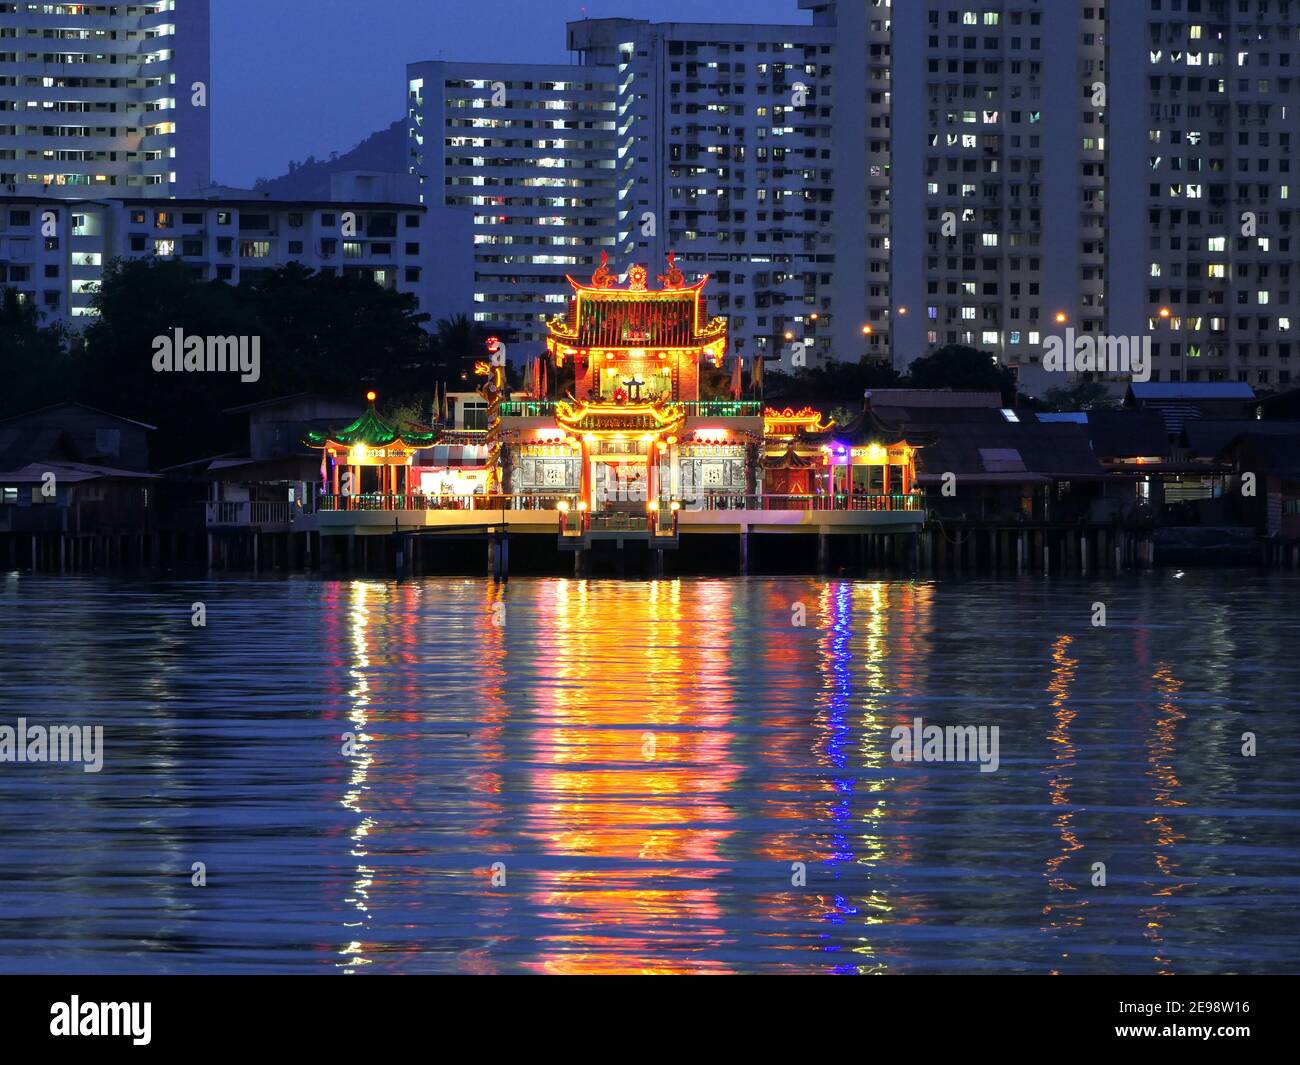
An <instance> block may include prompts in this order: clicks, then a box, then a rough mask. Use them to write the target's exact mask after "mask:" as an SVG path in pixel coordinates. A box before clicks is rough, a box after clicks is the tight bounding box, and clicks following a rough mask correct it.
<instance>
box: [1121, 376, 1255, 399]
mask: <svg viewBox="0 0 1300 1065" xmlns="http://www.w3.org/2000/svg"><path fill="white" fill-rule="evenodd" d="M1128 387H1129V391H1130V392H1131V393H1132V394H1133V398H1134V399H1140V400H1153V399H1173V400H1179V399H1181V400H1188V401H1191V402H1195V401H1196V400H1207V399H1243V400H1251V399H1254V398H1255V390H1254V389H1253V388H1251V387H1250V385H1248V384H1246V382H1244V381H1146V382H1134V383H1133V384H1131V385H1129V386H1128Z"/></svg>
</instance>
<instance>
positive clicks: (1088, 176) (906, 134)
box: [411, 0, 1300, 392]
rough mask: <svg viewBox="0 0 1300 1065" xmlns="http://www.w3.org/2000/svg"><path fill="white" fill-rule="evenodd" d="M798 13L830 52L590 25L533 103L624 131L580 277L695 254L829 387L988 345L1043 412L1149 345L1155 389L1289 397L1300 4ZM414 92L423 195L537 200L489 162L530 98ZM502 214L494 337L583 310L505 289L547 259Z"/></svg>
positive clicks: (556, 296) (541, 139) (488, 301)
mask: <svg viewBox="0 0 1300 1065" xmlns="http://www.w3.org/2000/svg"><path fill="white" fill-rule="evenodd" d="M798 6H799V7H800V8H802V9H803V10H804V11H806V12H807V13H808V14H809V16H810V19H811V23H810V24H809V25H806V26H753V25H728V24H721V25H717V24H681V23H667V24H655V23H651V22H646V21H643V20H637V19H596V20H584V21H581V22H573V23H570V24H569V26H568V44H569V48H570V49H571V50H572V51H573V52H574V53H575V54H576V56H577V58H578V60H579V62H580V64H581V66H578V67H543V68H532V69H533V70H534V76H535V80H537V81H541V80H542V79H543V78H549V79H550V80H551V81H558V80H560V79H561V78H562V79H564V81H565V83H566V84H570V85H572V84H573V83H577V84H580V85H581V84H583V82H584V78H585V79H588V80H591V79H595V80H598V81H599V83H600V84H601V85H603V86H605V87H606V89H607V93H608V95H606V96H604V97H603V102H602V106H606V107H610V108H612V121H611V122H610V123H609V124H608V126H607V127H605V128H604V130H603V132H605V133H607V134H608V136H607V137H605V138H604V139H603V140H601V142H600V143H597V141H596V139H594V138H593V139H590V140H586V141H584V142H583V144H582V149H583V150H584V152H590V153H591V154H589V155H586V156H585V157H584V158H582V159H581V160H579V159H572V160H566V165H572V166H576V167H578V168H579V169H582V170H585V171H586V173H587V174H588V175H592V176H598V177H599V178H601V179H603V178H604V176H605V175H606V174H608V176H609V185H608V187H607V188H606V191H607V192H608V194H609V195H608V197H607V198H605V199H603V200H602V201H600V202H599V203H595V202H592V203H590V204H586V205H584V206H585V207H590V212H589V213H586V214H584V215H583V216H582V218H581V219H580V220H579V219H574V220H573V221H574V223H575V224H574V225H572V226H571V225H570V223H569V222H568V221H565V220H561V222H560V225H561V228H562V230H564V229H567V231H568V232H569V234H570V235H572V234H574V233H581V234H583V237H582V238H580V239H581V241H582V243H581V244H579V245H578V246H577V250H576V254H574V255H572V256H568V258H570V259H572V260H574V262H573V264H572V265H573V266H574V267H576V268H578V269H581V268H583V265H584V264H588V263H593V262H594V252H595V251H596V250H597V249H598V248H599V247H602V246H603V247H608V248H609V250H610V251H611V253H612V255H613V258H614V260H615V263H616V265H617V266H618V267H619V268H626V266H627V265H628V264H629V263H630V262H633V261H639V262H644V263H646V264H647V266H649V267H651V268H652V269H653V268H655V267H656V266H657V264H659V263H662V261H663V256H664V255H665V254H666V253H667V252H668V251H674V252H676V254H677V260H678V264H679V265H680V266H682V268H683V269H685V270H687V271H688V273H690V274H692V275H695V274H700V273H704V272H707V273H710V274H711V275H712V276H713V278H714V281H715V284H716V288H715V289H714V292H715V297H714V300H713V307H714V308H715V309H716V310H717V311H718V312H720V313H724V314H726V315H728V317H729V318H730V322H731V337H732V345H733V350H739V351H740V352H741V353H742V354H745V355H750V356H752V355H765V356H767V357H774V356H777V355H779V354H781V353H783V352H784V351H786V350H787V347H786V346H787V345H788V344H789V343H790V342H791V341H796V342H810V347H809V349H808V352H809V356H810V359H809V361H810V362H813V361H815V360H816V359H817V358H818V357H833V358H840V359H857V358H858V357H860V356H861V355H862V354H863V353H866V354H869V355H875V356H877V357H879V358H882V359H890V360H892V361H893V363H894V364H895V365H896V366H898V367H899V368H904V367H906V366H907V365H909V364H910V363H911V362H912V360H914V359H915V358H917V357H918V356H920V355H923V354H925V353H927V352H929V351H932V350H935V349H936V348H939V347H941V346H944V345H948V344H963V345H969V346H971V347H975V348H979V349H982V350H985V351H988V352H990V353H991V354H992V355H993V356H994V357H995V358H996V359H997V360H998V361H1000V362H1002V363H1003V364H1005V365H1008V366H1011V367H1013V368H1014V369H1015V370H1016V372H1017V373H1018V375H1019V377H1020V380H1021V382H1022V386H1023V387H1024V388H1026V389H1027V390H1028V391H1031V392H1041V391H1043V390H1045V389H1047V388H1051V387H1054V386H1060V385H1063V384H1066V383H1067V380H1066V377H1065V375H1064V374H1061V373H1057V372H1055V371H1049V370H1047V369H1045V367H1044V363H1043V355H1044V351H1045V348H1046V347H1047V345H1049V344H1050V343H1052V342H1053V340H1054V338H1061V339H1067V340H1068V339H1069V338H1071V337H1074V338H1093V339H1094V340H1095V341H1097V342H1098V345H1099V346H1100V345H1102V344H1103V343H1105V344H1112V345H1113V343H1114V341H1115V340H1116V339H1117V338H1132V340H1133V342H1134V343H1135V344H1142V343H1149V344H1150V350H1151V353H1152V356H1153V358H1152V362H1151V365H1150V371H1151V376H1152V378H1153V379H1154V380H1160V381H1219V380H1232V381H1245V382H1248V383H1250V384H1251V385H1253V386H1255V387H1257V388H1263V389H1269V388H1275V387H1285V386H1288V385H1290V384H1292V382H1293V380H1294V378H1293V376H1292V374H1293V372H1294V371H1292V369H1291V359H1292V358H1293V357H1294V356H1295V354H1296V352H1297V337H1296V333H1295V323H1296V321H1297V318H1298V317H1300V285H1297V283H1296V278H1295V276H1294V273H1293V271H1294V269H1295V267H1294V266H1293V260H1294V259H1295V256H1294V250H1293V247H1292V239H1293V238H1292V233H1291V230H1292V225H1293V222H1294V221H1295V219H1296V215H1295V211H1294V209H1293V208H1292V206H1291V201H1292V195H1293V185H1294V182H1293V180H1292V177H1291V158H1292V155H1293V148H1294V146H1295V143H1296V138H1297V137H1300V128H1298V127H1297V107H1298V106H1300V93H1298V92H1297V90H1298V89H1300V0H1123V2H1119V0H1113V2H1112V3H1110V4H1109V5H1106V4H1105V3H1102V2H1094V0H1051V2H1048V0H909V2H907V3H897V4H893V3H891V2H890V0H852V2H849V0H798ZM432 66H441V65H437V64H421V65H420V67H421V68H422V67H432ZM418 70H419V68H412V73H411V80H412V90H411V91H412V93H416V92H417V91H419V92H420V93H421V95H420V96H419V100H420V101H421V103H420V107H418V108H417V107H416V106H415V104H414V103H413V105H412V106H413V111H412V126H411V132H412V136H413V139H414V141H415V143H413V146H412V151H413V152H414V153H416V156H417V158H415V159H414V160H413V168H415V169H416V172H417V173H419V174H421V175H422V176H424V177H425V180H426V186H428V185H429V184H430V183H432V185H433V186H435V187H437V188H439V189H441V190H443V195H444V196H446V197H447V199H446V202H447V203H449V204H450V203H452V202H453V200H454V199H455V198H456V197H457V196H458V195H459V191H458V189H459V188H460V187H462V186H468V187H470V188H471V189H472V188H473V187H474V186H475V185H476V184H479V185H487V186H489V187H490V186H491V185H494V184H499V183H500V182H501V181H502V179H503V178H504V177H505V176H506V175H509V174H512V173H514V172H516V170H517V163H516V162H512V160H511V158H510V156H507V155H505V154H504V153H503V152H498V153H495V157H494V153H490V152H483V151H481V150H480V149H481V148H482V146H483V145H485V144H490V143H493V142H492V141H485V140H483V138H484V137H485V135H487V134H489V133H490V132H491V131H492V130H493V128H494V127H493V125H492V124H493V123H500V122H502V121H507V120H508V115H509V111H508V108H509V106H510V105H509V103H508V100H509V97H507V110H506V111H501V110H499V109H498V110H492V109H490V108H489V107H488V106H487V104H486V103H484V102H483V101H482V97H483V96H484V95H485V94H486V92H487V86H488V85H489V83H490V80H491V79H492V77H493V75H492V74H491V73H490V68H487V67H484V66H479V65H474V64H459V65H457V67H456V70H457V72H458V73H457V75H456V76H457V77H458V78H463V79H473V80H472V81H470V84H471V85H477V86H478V88H476V89H473V90H472V91H471V90H463V89H459V87H458V91H461V92H468V93H469V96H468V98H467V99H466V100H464V101H455V102H453V98H451V97H449V98H448V101H449V102H448V103H447V105H446V106H444V105H443V103H442V101H441V100H432V99H431V97H430V96H429V94H428V91H427V90H428V84H429V83H430V81H431V80H437V78H433V79H429V78H426V79H424V80H423V81H420V78H419V75H418ZM547 71H549V72H551V73H550V74H549V75H548V74H546V73H545V72H547ZM584 72H585V73H584ZM448 76H449V75H447V74H445V73H443V74H440V75H438V78H442V79H444V81H445V79H446V78H447V77H448ZM498 77H499V80H502V81H509V80H510V79H509V78H507V77H506V75H505V74H500V75H499V76H498ZM417 82H420V84H419V87H418V89H417ZM439 84H443V82H441V81H440V82H439ZM476 94H477V96H478V97H479V102H478V103H477V104H475V103H474V97H475V95H476ZM414 99H416V98H415V97H413V100H414ZM521 100H522V101H524V102H527V97H521ZM439 108H441V110H439ZM458 120H459V124H458V125H453V123H456V122H457V121H458ZM431 123H434V124H437V125H438V126H439V128H440V129H441V130H442V133H443V136H444V146H443V149H442V151H441V152H436V151H434V150H433V147H432V143H431V140H430V139H428V130H429V126H430V124H431ZM510 130H511V133H512V138H511V139H510V140H509V141H508V142H501V143H502V144H506V143H508V146H509V150H510V152H512V153H515V155H516V156H521V157H523V158H525V159H528V160H530V161H531V160H532V158H533V157H534V156H537V155H544V154H549V152H550V151H551V149H545V148H544V146H545V144H546V143H547V139H546V137H545V134H544V133H543V132H542V131H538V130H533V129H531V128H530V127H529V126H528V125H526V124H525V123H518V122H516V123H512V124H511V126H510ZM566 147H567V148H570V149H571V148H572V146H566ZM602 153H604V154H602ZM506 163H510V164H511V165H509V166H506V167H505V169H504V170H502V169H501V168H502V166H503V164H506ZM440 167H441V169H439V168H440ZM520 173H522V172H520ZM449 175H454V177H452V176H449ZM566 176H570V175H566ZM571 177H572V178H573V179H575V180H582V176H581V175H580V174H573V175H571ZM453 180H454V181H455V182H458V183H459V185H457V184H452V182H453ZM602 187H605V186H602ZM491 195H493V194H491V193H479V192H477V191H475V192H473V193H471V197H472V199H471V200H470V203H471V205H472V206H473V207H474V208H475V209H476V216H475V224H476V227H477V229H476V240H477V241H479V242H480V243H479V244H477V245H476V256H477V258H478V260H480V261H479V262H478V263H476V281H475V284H476V292H478V293H479V295H478V296H477V297H476V298H478V299H479V302H480V304H482V307H481V311H482V314H483V316H484V320H491V321H501V322H508V321H512V322H514V323H516V324H520V325H523V324H525V323H526V322H527V320H528V319H529V317H530V311H529V306H530V303H529V301H530V300H531V301H532V303H531V307H532V308H533V311H532V313H533V314H534V315H535V313H536V312H535V307H536V305H537V301H538V300H539V299H542V300H549V301H551V302H555V303H559V302H560V301H562V300H563V299H564V298H565V297H566V296H567V292H566V290H565V288H564V287H563V286H561V285H559V284H558V283H556V282H557V280H558V278H557V277H555V276H553V275H544V273H543V271H542V270H540V269H538V268H537V267H535V266H534V265H533V263H532V262H531V260H529V261H528V270H527V271H524V270H516V271H514V272H508V271H506V272H502V273H503V276H497V275H495V274H494V273H493V272H492V271H491V270H489V269H486V268H485V267H487V266H488V265H489V263H488V262H487V260H488V259H495V258H496V257H497V255H498V253H499V252H500V250H501V249H499V248H497V247H494V246H493V244H495V243H498V242H502V241H504V242H506V243H507V245H509V243H510V242H511V241H513V240H518V239H532V237H531V234H528V233H526V232H523V233H520V234H519V235H518V237H516V236H515V235H514V234H512V233H511V232H510V229H509V227H511V226H518V225H521V224H522V220H521V219H520V218H519V217H517V216H512V215H511V213H510V212H506V211H502V212H499V213H498V214H497V216H496V217H494V216H493V215H492V214H489V213H488V212H487V211H483V210H482V208H483V207H484V206H490V203H489V202H488V201H487V200H485V199H484V198H483V197H484V196H491ZM601 227H604V235H603V236H599V237H594V238H593V239H592V240H591V241H590V242H588V241H587V240H586V237H585V234H586V233H588V232H590V233H593V234H596V233H598V232H600V231H601ZM556 236H558V237H559V239H561V240H562V239H563V235H562V234H557V235H556ZM485 245H487V247H485ZM584 245H586V246H585V247H584ZM506 256H507V257H510V253H509V252H507V253H506ZM513 258H514V259H515V260H516V261H514V262H511V263H510V264H509V265H510V266H511V267H516V266H519V265H522V264H523V262H524V260H523V259H522V257H520V256H518V255H515V256H513ZM565 265H566V267H567V266H568V265H569V264H568V263H566V264H565ZM561 272H564V271H556V274H558V273H561ZM506 299H509V302H510V303H511V304H513V305H514V306H513V307H510V306H509V305H508V304H507V303H506V302H505V300H506ZM535 326H536V323H534V327H533V328H534V335H535ZM1098 350H1100V347H1099V349H1098ZM1112 350H1113V349H1112ZM1100 376H1101V377H1102V378H1103V379H1110V380H1114V381H1118V380H1122V379H1124V375H1122V374H1114V373H1112V374H1102V375H1100Z"/></svg>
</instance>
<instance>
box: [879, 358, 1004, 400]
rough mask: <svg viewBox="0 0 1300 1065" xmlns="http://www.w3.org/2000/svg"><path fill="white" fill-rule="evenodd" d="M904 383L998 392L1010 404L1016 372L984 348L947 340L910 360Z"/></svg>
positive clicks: (908, 385) (910, 386) (914, 386)
mask: <svg viewBox="0 0 1300 1065" xmlns="http://www.w3.org/2000/svg"><path fill="white" fill-rule="evenodd" d="M903 384H904V385H905V386H906V387H908V388H947V389H952V390H954V391H973V392H999V393H1001V395H1002V402H1003V404H1005V405H1006V406H1008V407H1009V406H1012V405H1013V404H1014V403H1015V398H1016V376H1015V374H1014V373H1012V371H1011V370H1010V369H1009V368H1008V367H1006V366H1003V365H1001V364H1000V363H999V362H998V361H997V359H996V358H995V357H994V356H993V355H992V354H991V353H990V352H987V351H979V350H978V349H976V348H971V347H966V346H964V345H961V344H949V345H947V346H946V347H942V348H939V349H938V350H937V351H934V352H931V353H930V354H929V355H923V356H922V357H921V358H919V359H917V360H916V361H915V362H913V363H912V365H911V367H910V368H909V369H908V371H907V375H906V377H905V378H904V379H903Z"/></svg>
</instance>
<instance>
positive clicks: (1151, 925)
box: [1139, 663, 1187, 975]
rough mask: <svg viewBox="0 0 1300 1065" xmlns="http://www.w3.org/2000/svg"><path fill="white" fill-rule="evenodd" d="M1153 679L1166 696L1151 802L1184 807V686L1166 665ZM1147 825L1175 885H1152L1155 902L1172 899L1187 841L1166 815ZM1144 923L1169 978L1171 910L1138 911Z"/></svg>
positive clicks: (1154, 739) (1151, 752) (1152, 755)
mask: <svg viewBox="0 0 1300 1065" xmlns="http://www.w3.org/2000/svg"><path fill="white" fill-rule="evenodd" d="M1152 679H1153V680H1154V681H1155V682H1156V686H1157V687H1158V688H1159V690H1160V693H1161V695H1162V696H1163V698H1162V700H1161V703H1160V709H1159V713H1158V715H1157V717H1156V720H1155V722H1154V723H1153V725H1152V727H1151V738H1150V739H1149V740H1148V741H1147V762H1148V764H1149V765H1150V768H1149V769H1148V770H1147V775H1148V776H1149V777H1152V778H1153V779H1154V781H1155V789H1154V794H1153V795H1152V799H1151V801H1152V802H1153V803H1154V804H1155V805H1156V806H1166V807H1178V806H1183V805H1185V804H1184V803H1183V800H1182V799H1180V798H1178V789H1179V788H1180V787H1182V783H1181V782H1180V781H1179V779H1178V774H1177V772H1176V771H1175V769H1174V766H1173V757H1174V754H1175V752H1176V743H1175V741H1176V739H1177V736H1176V732H1177V728H1178V722H1180V721H1182V720H1183V719H1184V718H1185V717H1186V716H1187V715H1186V714H1185V713H1183V711H1182V710H1180V709H1179V708H1178V704H1177V701H1176V699H1177V696H1178V693H1179V692H1180V691H1181V690H1182V687H1183V682H1182V681H1181V680H1179V679H1178V678H1177V677H1175V676H1174V672H1173V669H1172V667H1170V666H1169V665H1168V664H1166V663H1161V664H1159V665H1157V666H1156V670H1155V673H1153V674H1152ZM1147 824H1149V825H1151V826H1152V828H1154V829H1155V851H1154V853H1153V855H1152V856H1153V858H1154V859H1155V864H1156V869H1157V870H1158V871H1159V872H1160V875H1161V876H1162V877H1165V878H1167V880H1172V881H1174V882H1172V883H1169V882H1166V883H1157V884H1152V885H1151V887H1152V889H1153V890H1152V895H1153V896H1155V897H1156V898H1161V897H1165V898H1167V897H1169V896H1171V895H1174V894H1176V893H1177V892H1179V891H1181V890H1182V889H1183V888H1184V887H1185V886H1186V885H1185V884H1184V883H1182V882H1181V881H1177V880H1176V878H1177V875H1178V864H1177V862H1175V860H1174V853H1173V850H1174V847H1175V845H1176V844H1178V843H1179V842H1181V841H1182V840H1183V839H1184V838H1185V837H1184V836H1183V834H1182V833H1180V832H1178V831H1177V830H1176V829H1175V828H1174V826H1173V823H1172V822H1171V821H1170V820H1169V819H1168V818H1167V817H1166V816H1165V815H1163V814H1156V815H1154V816H1153V817H1150V818H1148V819H1147ZM1139 912H1140V913H1141V915H1142V918H1143V920H1144V923H1145V928H1144V930H1143V935H1145V936H1146V938H1147V939H1148V940H1149V941H1150V942H1151V944H1152V946H1153V947H1154V949H1155V954H1154V955H1152V960H1153V961H1155V962H1156V964H1157V965H1159V966H1160V967H1161V968H1160V973H1161V975H1170V974H1172V972H1173V968H1172V963H1171V960H1170V958H1169V957H1168V956H1167V955H1166V953H1165V950H1164V942H1165V941H1164V935H1163V928H1164V925H1165V924H1166V923H1167V922H1168V920H1169V917H1170V908H1169V907H1168V906H1167V905H1165V904H1164V903H1163V902H1155V903H1153V904H1152V905H1150V906H1145V907H1143V908H1142V909H1141V911H1139Z"/></svg>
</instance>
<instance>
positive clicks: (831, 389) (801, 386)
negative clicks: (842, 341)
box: [763, 358, 899, 410]
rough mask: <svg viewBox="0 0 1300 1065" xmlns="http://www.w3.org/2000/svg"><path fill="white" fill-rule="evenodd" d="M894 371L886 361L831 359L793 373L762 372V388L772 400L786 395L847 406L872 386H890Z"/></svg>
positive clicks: (856, 402) (854, 404) (859, 400)
mask: <svg viewBox="0 0 1300 1065" xmlns="http://www.w3.org/2000/svg"><path fill="white" fill-rule="evenodd" d="M898 381H899V377H898V371H897V370H895V369H894V368H893V367H892V366H890V365H888V364H887V363H881V362H879V361H876V360H873V359H867V358H864V359H862V360H860V361H859V362H856V363H853V362H832V363H828V364H826V365H824V366H817V367H813V368H811V369H808V368H801V369H798V370H796V371H795V372H794V373H793V374H787V373H785V372H784V371H781V370H772V371H770V372H766V371H765V372H764V381H763V391H764V396H765V398H768V399H770V400H771V401H772V402H777V401H778V400H782V399H786V398H790V399H793V400H796V401H799V400H812V401H818V402H834V401H840V402H844V403H847V404H848V405H849V408H850V409H853V410H857V409H859V408H860V407H861V405H862V397H863V394H864V393H866V392H867V391H869V390H871V389H873V388H892V387H894V386H896V385H897V384H898Z"/></svg>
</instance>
